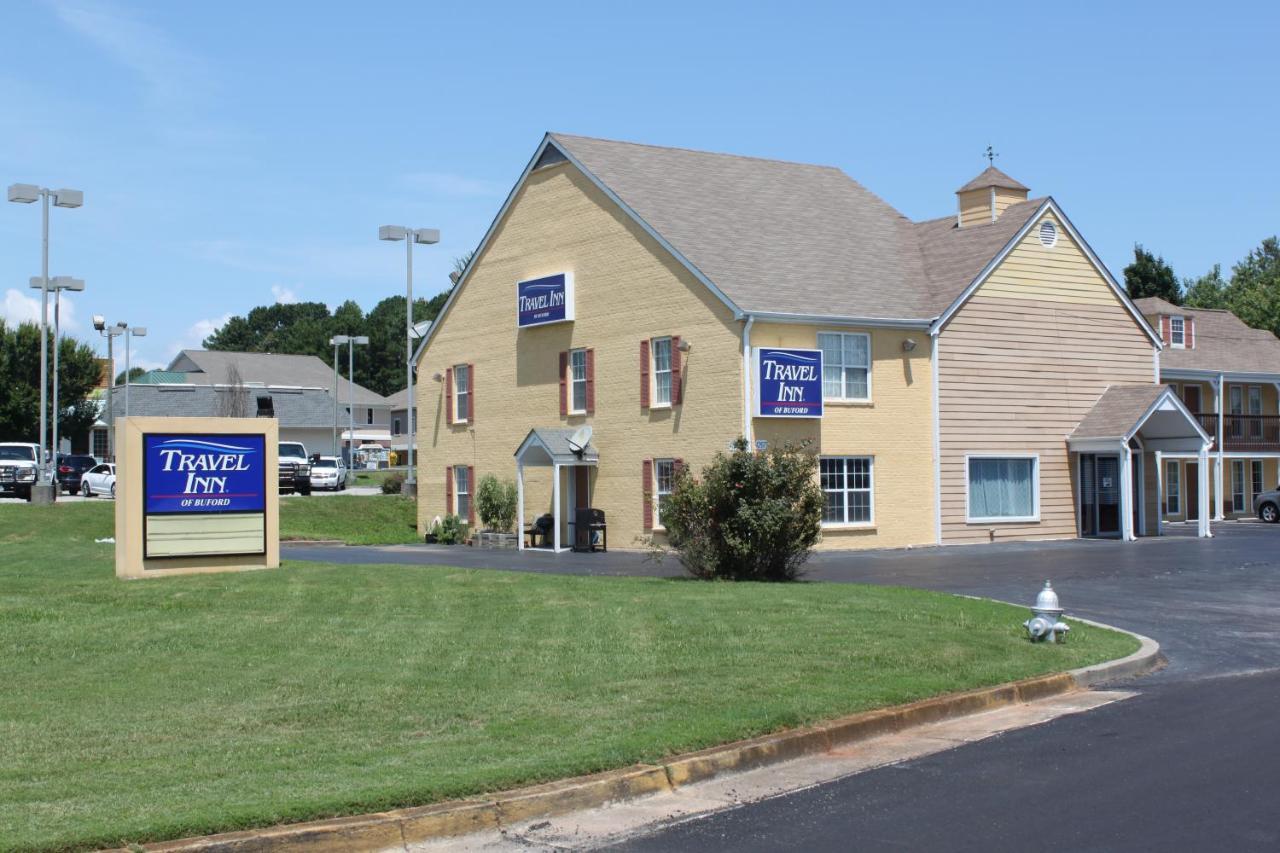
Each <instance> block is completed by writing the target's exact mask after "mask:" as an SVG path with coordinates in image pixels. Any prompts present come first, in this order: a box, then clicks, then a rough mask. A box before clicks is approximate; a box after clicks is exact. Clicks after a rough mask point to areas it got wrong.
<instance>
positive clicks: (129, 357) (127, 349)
mask: <svg viewBox="0 0 1280 853" xmlns="http://www.w3.org/2000/svg"><path fill="white" fill-rule="evenodd" d="M121 325H124V324H123V323H122V324H121ZM146 336H147V330H146V329H145V328H144V327H142V326H137V327H135V328H132V329H125V330H124V416H125V417H126V418H127V417H129V384H130V379H131V377H130V376H129V374H130V373H132V372H133V347H132V343H133V339H134V338H145V337H146Z"/></svg>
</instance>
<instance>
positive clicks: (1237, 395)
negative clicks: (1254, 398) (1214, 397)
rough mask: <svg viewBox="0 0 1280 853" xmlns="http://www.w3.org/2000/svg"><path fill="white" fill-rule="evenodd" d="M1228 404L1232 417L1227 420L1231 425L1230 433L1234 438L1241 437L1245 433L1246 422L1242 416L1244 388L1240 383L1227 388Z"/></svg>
mask: <svg viewBox="0 0 1280 853" xmlns="http://www.w3.org/2000/svg"><path fill="white" fill-rule="evenodd" d="M1227 401H1228V402H1227V406H1228V408H1229V410H1230V414H1231V418H1230V419H1229V420H1228V421H1227V424H1228V426H1229V427H1230V435H1231V437H1232V438H1239V437H1240V436H1242V435H1244V424H1243V423H1241V421H1243V420H1244V418H1242V417H1240V416H1241V415H1243V414H1244V389H1243V388H1241V387H1240V386H1239V385H1232V386H1231V387H1229V388H1228V389H1227Z"/></svg>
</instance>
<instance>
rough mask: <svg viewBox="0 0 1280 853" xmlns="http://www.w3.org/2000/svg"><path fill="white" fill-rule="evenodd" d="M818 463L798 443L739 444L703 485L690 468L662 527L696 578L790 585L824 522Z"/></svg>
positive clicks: (680, 476) (681, 474)
mask: <svg viewBox="0 0 1280 853" xmlns="http://www.w3.org/2000/svg"><path fill="white" fill-rule="evenodd" d="M817 473H818V460H817V458H816V457H815V456H814V455H813V454H811V453H808V452H805V450H804V449H803V448H800V449H796V448H793V447H791V446H790V445H788V446H785V447H782V448H774V449H770V450H767V451H764V452H762V453H752V452H750V451H748V450H747V444H746V442H745V441H744V440H743V439H741V438H739V439H738V440H737V441H736V442H735V443H734V449H733V452H732V453H729V454H725V453H717V454H716V457H715V459H713V460H712V462H711V464H710V465H708V466H707V467H706V468H705V469H703V471H702V480H701V481H698V480H695V479H694V478H693V476H692V475H691V474H690V473H689V472H688V470H687V469H682V470H680V471H678V472H677V474H676V482H675V484H674V487H673V489H672V493H671V496H670V498H668V500H667V503H665V504H664V505H663V507H662V523H663V524H664V525H665V526H666V528H667V534H668V538H669V540H670V542H671V546H672V547H673V548H674V549H675V550H676V552H677V553H678V554H679V555H680V561H681V562H682V563H683V564H684V566H685V568H686V569H688V570H689V572H690V573H692V574H693V575H694V576H695V577H700V578H724V579H728V580H757V581H786V580H795V579H796V578H797V577H799V576H800V573H801V568H802V566H803V564H804V562H805V560H807V559H808V557H809V553H810V552H811V551H812V550H813V546H814V545H815V544H816V543H817V541H818V537H819V535H820V533H821V524H822V503H823V498H822V490H821V489H820V488H819V486H818V478H817Z"/></svg>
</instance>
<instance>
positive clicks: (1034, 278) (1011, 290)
mask: <svg viewBox="0 0 1280 853" xmlns="http://www.w3.org/2000/svg"><path fill="white" fill-rule="evenodd" d="M1045 221H1048V222H1052V223H1053V226H1054V228H1055V229H1056V230H1057V233H1058V240H1057V243H1056V244H1054V245H1053V246H1052V247H1047V246H1045V245H1043V244H1042V243H1041V242H1040V225H1041V223H1043V222H1045ZM977 294H980V295H982V296H987V297H991V298H993V299H1026V300H1033V301H1040V302H1059V303H1064V302H1065V303H1075V304H1080V305H1114V306H1116V307H1119V308H1122V309H1123V303H1122V302H1121V301H1120V298H1119V297H1118V296H1117V295H1116V293H1115V291H1114V290H1112V289H1111V286H1110V284H1108V283H1107V280H1106V279H1105V278H1103V276H1102V274H1101V273H1100V272H1098V270H1097V268H1096V267H1094V265H1093V263H1092V262H1091V261H1090V260H1089V257H1088V256H1087V255H1086V254H1085V252H1084V250H1083V249H1081V247H1080V245H1079V244H1078V243H1076V241H1075V240H1074V239H1073V238H1072V236H1071V234H1070V232H1069V231H1068V230H1067V229H1066V228H1065V227H1064V226H1063V224H1062V222H1061V221H1060V220H1059V219H1058V218H1057V217H1056V216H1054V214H1053V213H1052V212H1048V213H1046V214H1045V215H1043V216H1042V217H1040V218H1039V219H1038V220H1036V222H1035V223H1033V224H1032V227H1031V228H1030V229H1029V230H1028V231H1027V233H1026V234H1025V235H1024V236H1023V237H1022V239H1021V240H1020V241H1019V243H1018V245H1017V246H1016V247H1015V248H1014V249H1013V251H1011V252H1010V253H1009V254H1008V256H1006V257H1005V259H1004V260H1003V261H1002V262H1001V263H1000V265H999V266H998V267H996V268H995V269H994V270H992V272H991V274H990V275H989V276H988V277H987V280H986V281H984V282H983V283H982V286H981V287H979V288H978V290H977ZM1135 327H1136V323H1135Z"/></svg>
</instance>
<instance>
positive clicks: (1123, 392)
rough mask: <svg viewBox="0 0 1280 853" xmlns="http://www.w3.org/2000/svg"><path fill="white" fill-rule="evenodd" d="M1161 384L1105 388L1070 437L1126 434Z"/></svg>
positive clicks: (1151, 402) (1153, 402)
mask: <svg viewBox="0 0 1280 853" xmlns="http://www.w3.org/2000/svg"><path fill="white" fill-rule="evenodd" d="M1168 390H1169V389H1168V388H1166V387H1165V386H1164V385H1155V384H1152V385H1108V386H1107V390H1106V391H1103V392H1102V396H1101V397H1099V398H1098V402H1096V403H1094V404H1093V408H1092V409H1090V410H1089V413H1088V414H1087V415H1085V416H1084V418H1082V419H1081V421H1080V423H1079V424H1077V425H1076V428H1075V430H1074V431H1073V432H1072V433H1071V438H1074V439H1081V438H1118V437H1120V436H1124V435H1128V434H1129V432H1130V430H1132V429H1133V428H1134V427H1135V426H1137V424H1138V419H1139V418H1141V417H1142V416H1143V415H1145V414H1146V413H1147V410H1148V409H1150V408H1151V407H1152V405H1154V404H1155V402H1156V400H1157V399H1158V398H1159V397H1160V395H1161V394H1163V393H1165V392H1166V391H1168Z"/></svg>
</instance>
